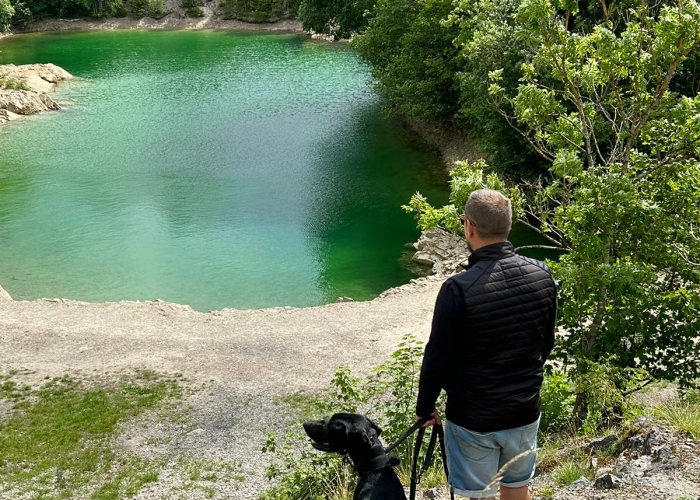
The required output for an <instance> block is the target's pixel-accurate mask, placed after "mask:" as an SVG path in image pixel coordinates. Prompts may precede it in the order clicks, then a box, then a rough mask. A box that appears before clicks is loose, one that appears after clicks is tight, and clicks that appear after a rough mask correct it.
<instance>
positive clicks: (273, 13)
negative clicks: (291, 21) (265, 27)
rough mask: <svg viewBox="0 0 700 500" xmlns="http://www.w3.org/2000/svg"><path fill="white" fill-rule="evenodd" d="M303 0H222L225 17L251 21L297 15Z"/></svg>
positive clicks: (221, 5)
mask: <svg viewBox="0 0 700 500" xmlns="http://www.w3.org/2000/svg"><path fill="white" fill-rule="evenodd" d="M300 3H301V0H221V3H220V4H219V7H220V9H221V10H222V12H223V14H224V17H225V18H230V19H244V20H249V21H256V22H262V21H271V20H276V19H281V18H284V17H295V16H296V15H297V12H298V10H299V4H300Z"/></svg>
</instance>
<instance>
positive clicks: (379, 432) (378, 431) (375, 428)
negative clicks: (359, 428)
mask: <svg viewBox="0 0 700 500" xmlns="http://www.w3.org/2000/svg"><path fill="white" fill-rule="evenodd" d="M367 421H368V422H369V425H371V426H372V428H373V429H374V430H375V431H377V436H381V435H382V428H381V427H379V426H378V425H377V424H375V423H374V422H372V421H371V420H370V419H369V418H368V419H367Z"/></svg>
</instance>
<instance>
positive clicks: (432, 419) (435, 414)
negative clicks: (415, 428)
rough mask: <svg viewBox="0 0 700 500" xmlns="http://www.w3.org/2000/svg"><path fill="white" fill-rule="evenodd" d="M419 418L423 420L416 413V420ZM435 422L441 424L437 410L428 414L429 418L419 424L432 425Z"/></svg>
mask: <svg viewBox="0 0 700 500" xmlns="http://www.w3.org/2000/svg"><path fill="white" fill-rule="evenodd" d="M419 420H423V417H419V416H418V415H416V422H418V421H419ZM435 424H437V425H442V420H440V414H439V413H438V411H437V410H435V411H434V412H433V413H431V414H430V420H428V421H427V422H426V423H424V424H423V425H421V427H432V426H433V425H435Z"/></svg>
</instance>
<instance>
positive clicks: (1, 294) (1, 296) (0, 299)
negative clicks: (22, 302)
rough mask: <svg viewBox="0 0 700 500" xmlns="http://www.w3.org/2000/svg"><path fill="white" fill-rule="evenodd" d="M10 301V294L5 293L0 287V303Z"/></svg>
mask: <svg viewBox="0 0 700 500" xmlns="http://www.w3.org/2000/svg"><path fill="white" fill-rule="evenodd" d="M9 300H12V297H10V294H9V293H7V292H6V291H5V289H4V288H3V287H2V286H0V302H3V301H9Z"/></svg>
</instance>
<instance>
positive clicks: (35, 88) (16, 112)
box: [0, 64, 73, 125]
mask: <svg viewBox="0 0 700 500" xmlns="http://www.w3.org/2000/svg"><path fill="white" fill-rule="evenodd" d="M72 78H73V76H72V75H71V74H70V73H68V72H67V71H66V70H64V69H62V68H59V67H58V66H56V65H54V64H27V65H23V66H15V65H14V64H7V65H2V66H0V125H2V124H3V123H7V122H9V121H12V120H16V119H18V118H21V117H22V116H26V115H32V114H35V113H41V112H42V111H50V110H58V109H61V106H59V105H58V103H57V102H56V101H54V100H53V99H52V98H51V97H50V96H49V95H48V93H49V92H52V91H53V90H54V89H55V88H56V85H57V84H58V83H59V82H62V81H64V80H70V79H72Z"/></svg>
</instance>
